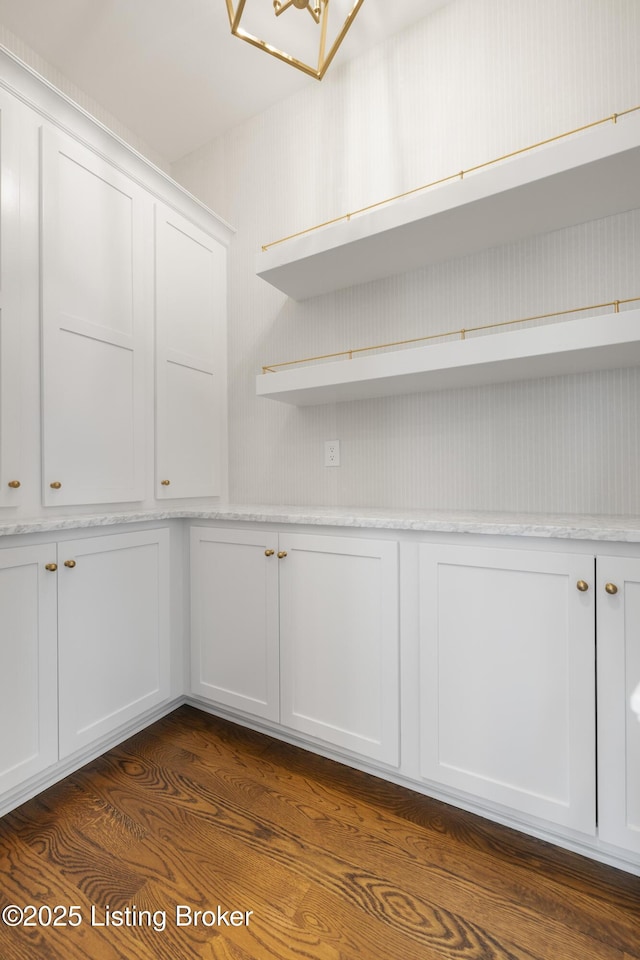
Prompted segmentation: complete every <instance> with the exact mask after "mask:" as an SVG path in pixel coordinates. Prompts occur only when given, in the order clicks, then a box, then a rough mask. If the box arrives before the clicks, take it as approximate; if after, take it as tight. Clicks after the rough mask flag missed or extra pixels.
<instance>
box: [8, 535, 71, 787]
mask: <svg viewBox="0 0 640 960" xmlns="http://www.w3.org/2000/svg"><path fill="white" fill-rule="evenodd" d="M55 559H56V551H55V546H51V545H45V546H37V547H16V548H15V549H2V550H0V730H2V737H1V738H0V793H3V792H4V791H6V790H10V789H12V788H14V787H16V786H18V785H19V784H20V783H21V782H22V781H24V780H26V779H27V778H28V777H30V776H33V775H34V774H36V773H39V772H40V771H41V770H43V769H45V767H47V766H49V765H50V764H52V763H55V761H56V760H57V759H58V723H57V714H58V692H57V679H58V677H57V647H56V642H57V640H56V638H57V633H56V586H57V584H56V574H55V572H53V571H52V572H49V571H47V570H45V564H47V563H55Z"/></svg>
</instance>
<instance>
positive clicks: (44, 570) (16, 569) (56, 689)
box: [0, 529, 170, 794]
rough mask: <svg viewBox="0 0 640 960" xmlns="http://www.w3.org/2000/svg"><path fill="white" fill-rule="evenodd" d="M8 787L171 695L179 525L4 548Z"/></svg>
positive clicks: (1, 760)
mask: <svg viewBox="0 0 640 960" xmlns="http://www.w3.org/2000/svg"><path fill="white" fill-rule="evenodd" d="M0 616H1V620H0V623H1V629H0V727H1V729H2V730H3V736H2V738H0V794H6V793H8V792H11V791H14V790H16V789H18V788H20V787H21V786H22V785H23V784H24V783H26V782H27V781H28V780H29V779H30V778H31V777H33V776H35V775H36V774H40V773H42V772H43V771H46V770H47V768H54V766H55V764H56V762H57V761H58V760H63V759H64V758H66V757H68V756H70V755H71V754H73V753H75V752H76V751H79V750H81V748H83V747H88V746H90V745H91V744H92V743H94V742H97V741H99V740H100V739H101V738H103V737H106V736H107V735H108V734H109V733H111V732H113V731H114V730H116V729H117V728H118V727H120V726H122V725H124V724H126V723H128V722H130V721H132V720H135V719H136V718H137V717H138V716H141V715H142V714H144V713H145V711H147V710H149V709H150V708H152V707H154V706H156V705H157V704H159V703H161V702H162V701H163V700H165V699H167V698H168V696H169V674H170V659H169V652H170V645H169V644H170V635H169V531H168V530H167V529H161V530H148V531H142V532H136V533H123V534H116V535H112V536H102V537H90V538H86V539H81V540H68V541H65V542H60V543H57V544H56V543H48V544H41V545H34V546H17V547H9V548H4V549H0Z"/></svg>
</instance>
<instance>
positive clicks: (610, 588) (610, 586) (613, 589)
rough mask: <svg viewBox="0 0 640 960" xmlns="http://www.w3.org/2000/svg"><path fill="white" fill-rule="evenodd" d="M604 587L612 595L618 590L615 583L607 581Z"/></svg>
mask: <svg viewBox="0 0 640 960" xmlns="http://www.w3.org/2000/svg"><path fill="white" fill-rule="evenodd" d="M604 588H605V590H606V591H607V593H608V594H610V595H611V596H613V595H614V594H615V593H617V592H618V588H617V587H616V585H615V583H605V585H604Z"/></svg>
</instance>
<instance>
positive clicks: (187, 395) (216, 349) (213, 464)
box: [155, 204, 227, 500]
mask: <svg viewBox="0 0 640 960" xmlns="http://www.w3.org/2000/svg"><path fill="white" fill-rule="evenodd" d="M155 230H156V270H155V277H156V280H155V282H156V298H155V311H156V342H157V353H156V359H157V374H156V378H157V379H156V399H157V424H156V443H157V447H156V496H157V497H158V498H159V499H162V500H166V499H168V498H171V497H210V496H219V495H220V494H221V492H222V484H223V461H224V459H225V456H226V454H225V450H224V446H225V445H224V436H225V421H226V412H225V403H226V380H225V370H226V340H225V329H226V257H227V253H226V249H225V247H224V246H223V245H222V244H221V243H219V242H218V241H217V240H214V238H213V237H211V236H208V235H207V234H206V233H204V232H203V231H202V230H199V229H198V228H196V227H195V226H193V224H191V223H189V221H188V220H185V219H184V217H181V216H179V215H178V214H177V213H174V212H173V211H172V210H169V209H168V208H167V207H164V206H162V205H161V204H157V205H156V224H155Z"/></svg>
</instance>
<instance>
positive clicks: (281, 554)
mask: <svg viewBox="0 0 640 960" xmlns="http://www.w3.org/2000/svg"><path fill="white" fill-rule="evenodd" d="M286 555H287V551H286V550H280V551H279V552H278V560H282V559H284V557H286Z"/></svg>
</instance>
